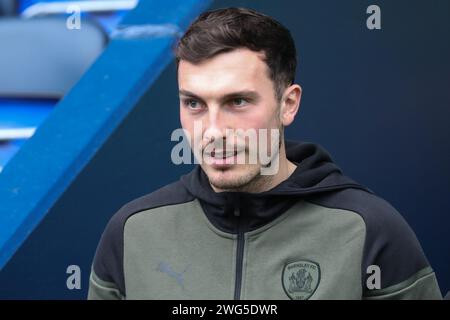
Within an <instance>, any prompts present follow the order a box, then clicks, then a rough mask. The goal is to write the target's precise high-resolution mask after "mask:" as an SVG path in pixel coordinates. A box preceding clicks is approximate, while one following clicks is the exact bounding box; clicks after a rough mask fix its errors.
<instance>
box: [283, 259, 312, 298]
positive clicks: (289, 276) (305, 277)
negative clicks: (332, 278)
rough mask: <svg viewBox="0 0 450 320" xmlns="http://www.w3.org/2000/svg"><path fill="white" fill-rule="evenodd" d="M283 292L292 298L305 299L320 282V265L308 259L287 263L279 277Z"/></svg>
mask: <svg viewBox="0 0 450 320" xmlns="http://www.w3.org/2000/svg"><path fill="white" fill-rule="evenodd" d="M281 282H282V285H283V289H284V292H286V294H287V295H288V297H289V298H291V299H292V300H307V299H309V298H310V297H311V296H312V295H313V294H314V292H315V291H316V289H317V286H318V285H319V282H320V266H319V264H318V263H316V262H314V261H310V260H299V261H295V262H291V263H288V264H286V265H285V266H284V268H283V273H282V277H281Z"/></svg>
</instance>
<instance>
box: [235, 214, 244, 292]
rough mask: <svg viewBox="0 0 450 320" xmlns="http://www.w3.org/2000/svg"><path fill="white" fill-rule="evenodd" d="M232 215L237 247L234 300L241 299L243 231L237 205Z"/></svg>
mask: <svg viewBox="0 0 450 320" xmlns="http://www.w3.org/2000/svg"><path fill="white" fill-rule="evenodd" d="M234 215H235V216H236V217H237V232H238V233H237V249H236V281H235V285H234V300H240V299H241V286H242V268H243V262H244V244H245V238H244V232H243V230H242V226H241V218H240V216H241V211H240V208H239V205H237V206H235V207H234Z"/></svg>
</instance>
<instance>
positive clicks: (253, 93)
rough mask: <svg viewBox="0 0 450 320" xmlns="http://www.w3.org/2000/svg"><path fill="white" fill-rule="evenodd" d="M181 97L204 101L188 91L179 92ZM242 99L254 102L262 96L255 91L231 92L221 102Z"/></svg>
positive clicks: (221, 98) (222, 97)
mask: <svg viewBox="0 0 450 320" xmlns="http://www.w3.org/2000/svg"><path fill="white" fill-rule="evenodd" d="M179 93H180V95H183V96H186V97H191V98H195V99H197V100H200V101H204V100H203V99H202V98H201V97H199V96H198V95H196V94H195V93H193V92H190V91H188V90H180V91H179ZM241 97H246V98H249V99H253V100H258V99H259V98H260V95H259V94H258V92H256V91H253V90H242V91H236V92H231V93H227V94H225V95H223V96H221V97H220V98H219V100H220V101H227V100H230V99H233V98H241Z"/></svg>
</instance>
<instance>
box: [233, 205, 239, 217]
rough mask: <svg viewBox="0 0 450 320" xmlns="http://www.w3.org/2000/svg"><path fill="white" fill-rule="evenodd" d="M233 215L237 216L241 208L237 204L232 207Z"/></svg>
mask: <svg viewBox="0 0 450 320" xmlns="http://www.w3.org/2000/svg"><path fill="white" fill-rule="evenodd" d="M233 213H234V216H235V217H239V216H240V215H241V209H240V208H239V206H235V207H234V212H233Z"/></svg>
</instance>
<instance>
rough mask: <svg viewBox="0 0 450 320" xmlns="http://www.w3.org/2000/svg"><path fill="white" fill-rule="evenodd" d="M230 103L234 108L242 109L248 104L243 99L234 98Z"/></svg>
mask: <svg viewBox="0 0 450 320" xmlns="http://www.w3.org/2000/svg"><path fill="white" fill-rule="evenodd" d="M231 102H232V105H233V106H235V107H244V106H246V105H247V104H248V101H247V100H246V99H244V98H234V99H233V100H232V101H231Z"/></svg>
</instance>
